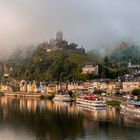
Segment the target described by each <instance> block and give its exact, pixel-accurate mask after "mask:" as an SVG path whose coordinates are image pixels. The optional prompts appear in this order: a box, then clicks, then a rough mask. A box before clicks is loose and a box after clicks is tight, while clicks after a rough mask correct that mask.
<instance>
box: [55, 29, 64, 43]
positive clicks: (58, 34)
mask: <svg viewBox="0 0 140 140" xmlns="http://www.w3.org/2000/svg"><path fill="white" fill-rule="evenodd" d="M56 40H57V41H62V40H63V32H61V31H58V32H57V33H56Z"/></svg>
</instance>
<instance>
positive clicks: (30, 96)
mask: <svg viewBox="0 0 140 140" xmlns="http://www.w3.org/2000/svg"><path fill="white" fill-rule="evenodd" d="M4 96H13V97H29V98H40V99H52V98H53V97H54V95H51V94H41V93H20V92H17V93H4Z"/></svg>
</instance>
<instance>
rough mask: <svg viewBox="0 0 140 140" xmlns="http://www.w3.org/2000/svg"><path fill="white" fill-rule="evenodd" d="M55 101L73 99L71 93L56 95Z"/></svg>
mask: <svg viewBox="0 0 140 140" xmlns="http://www.w3.org/2000/svg"><path fill="white" fill-rule="evenodd" d="M53 101H62V102H70V101H72V100H71V97H70V95H55V97H54V98H53Z"/></svg>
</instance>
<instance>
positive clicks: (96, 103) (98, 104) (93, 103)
mask: <svg viewBox="0 0 140 140" xmlns="http://www.w3.org/2000/svg"><path fill="white" fill-rule="evenodd" d="M76 103H77V104H80V106H82V107H86V108H93V109H95V108H105V107H106V106H107V105H106V103H105V102H104V101H101V100H98V99H97V98H96V97H94V96H93V97H92V96H91V97H89V96H88V97H86V96H85V97H82V98H77V99H76Z"/></svg>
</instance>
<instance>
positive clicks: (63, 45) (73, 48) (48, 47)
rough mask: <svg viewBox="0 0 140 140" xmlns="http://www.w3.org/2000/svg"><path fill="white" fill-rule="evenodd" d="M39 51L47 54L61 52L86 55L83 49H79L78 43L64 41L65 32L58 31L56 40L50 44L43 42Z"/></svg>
mask: <svg viewBox="0 0 140 140" xmlns="http://www.w3.org/2000/svg"><path fill="white" fill-rule="evenodd" d="M37 49H39V50H43V51H46V52H52V51H57V50H61V51H67V52H77V53H82V54H85V49H84V48H83V47H80V48H78V45H77V44H76V43H68V42H67V41H66V40H64V39H63V32H61V31H58V32H57V33H56V38H55V39H51V40H50V41H49V42H43V43H41V44H39V45H38V47H37Z"/></svg>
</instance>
